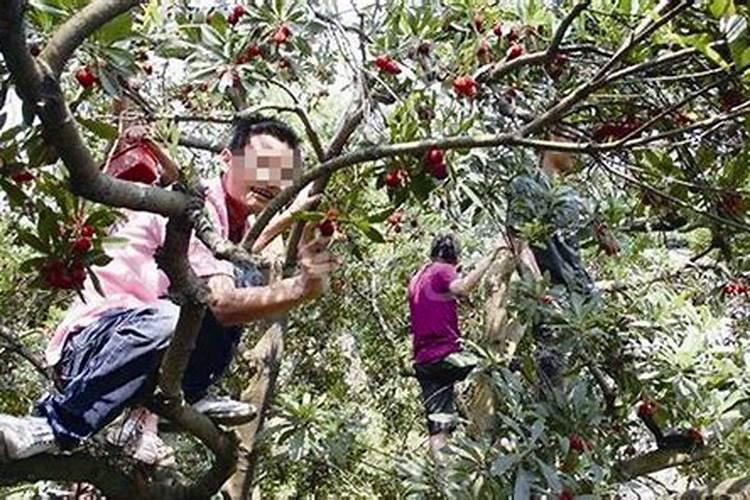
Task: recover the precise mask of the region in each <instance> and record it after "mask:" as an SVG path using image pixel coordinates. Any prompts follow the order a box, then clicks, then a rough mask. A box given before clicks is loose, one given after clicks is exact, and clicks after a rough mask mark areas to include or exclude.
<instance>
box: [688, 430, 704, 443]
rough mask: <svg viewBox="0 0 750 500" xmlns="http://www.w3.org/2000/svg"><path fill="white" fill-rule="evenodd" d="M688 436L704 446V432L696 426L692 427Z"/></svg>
mask: <svg viewBox="0 0 750 500" xmlns="http://www.w3.org/2000/svg"><path fill="white" fill-rule="evenodd" d="M687 437H688V438H690V439H691V440H692V441H693V442H694V443H695V444H696V445H698V446H703V444H704V442H703V433H702V432H701V431H699V430H698V429H695V428H690V429H688V431H687Z"/></svg>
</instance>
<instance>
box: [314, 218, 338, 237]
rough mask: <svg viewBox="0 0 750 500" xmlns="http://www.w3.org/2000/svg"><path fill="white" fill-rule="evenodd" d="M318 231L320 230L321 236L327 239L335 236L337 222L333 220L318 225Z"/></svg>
mask: <svg viewBox="0 0 750 500" xmlns="http://www.w3.org/2000/svg"><path fill="white" fill-rule="evenodd" d="M318 229H319V230H320V234H322V235H323V236H325V237H326V238H328V237H331V236H333V233H335V232H336V222H334V221H332V220H331V219H326V220H324V221H323V222H321V223H320V224H318Z"/></svg>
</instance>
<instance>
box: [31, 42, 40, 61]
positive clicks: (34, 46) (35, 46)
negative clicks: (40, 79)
mask: <svg viewBox="0 0 750 500" xmlns="http://www.w3.org/2000/svg"><path fill="white" fill-rule="evenodd" d="M29 52H30V53H31V55H32V56H34V57H37V56H38V55H39V54H41V53H42V46H41V44H39V43H38V42H32V43H30V44H29Z"/></svg>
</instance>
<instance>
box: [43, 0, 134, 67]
mask: <svg viewBox="0 0 750 500" xmlns="http://www.w3.org/2000/svg"><path fill="white" fill-rule="evenodd" d="M142 2H143V0H94V1H93V2H91V3H90V4H88V5H86V6H85V7H84V8H83V9H81V10H80V11H78V12H77V13H75V14H74V15H73V16H72V17H71V18H70V19H68V20H67V21H65V23H64V24H63V25H62V26H60V27H59V28H58V29H57V31H55V33H54V34H53V35H52V38H51V39H50V41H49V43H47V46H46V47H45V48H44V50H43V51H42V53H41V54H40V55H39V58H40V59H41V60H42V61H44V62H45V63H46V64H47V65H48V66H49V68H50V70H51V71H52V75H53V76H55V77H58V76H60V73H62V70H63V68H64V67H65V64H66V63H67V62H68V59H70V57H71V56H72V55H73V52H74V51H75V50H76V48H78V46H79V45H81V44H82V43H83V41H84V40H86V38H88V37H89V36H91V35H92V34H93V33H94V32H95V31H96V30H98V29H99V28H101V27H102V26H104V25H105V24H107V23H108V22H110V21H111V20H113V19H114V18H116V17H117V16H119V15H122V14H125V13H126V12H128V11H129V10H130V9H132V8H133V7H135V6H136V5H138V4H140V3H142Z"/></svg>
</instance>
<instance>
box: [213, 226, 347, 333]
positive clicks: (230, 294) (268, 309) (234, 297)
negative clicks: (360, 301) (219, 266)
mask: <svg viewBox="0 0 750 500" xmlns="http://www.w3.org/2000/svg"><path fill="white" fill-rule="evenodd" d="M328 241H329V240H328V238H318V239H317V240H313V241H312V242H310V243H308V244H307V245H306V246H305V247H304V248H303V249H302V251H301V254H300V266H301V267H302V273H301V274H300V275H299V276H295V277H293V278H286V279H284V280H281V281H279V282H277V283H274V284H272V285H269V286H261V287H251V288H236V287H235V286H234V280H233V279H232V278H230V277H229V276H226V275H217V276H213V277H212V278H211V279H210V280H209V282H208V287H209V289H210V298H209V303H208V306H209V308H210V309H211V312H213V313H214V315H215V316H216V319H217V320H218V321H219V323H221V324H222V325H224V326H232V325H241V324H246V323H249V322H251V321H256V320H258V319H262V318H266V317H268V316H273V315H276V314H279V313H283V312H286V311H289V310H290V309H293V308H294V307H296V306H298V305H299V304H301V303H303V302H306V301H308V300H311V299H314V298H316V297H318V296H320V295H321V294H322V293H324V292H325V291H326V289H327V286H328V276H329V275H330V273H331V272H332V271H333V270H334V269H335V268H336V266H337V265H338V261H337V259H336V258H335V257H334V256H333V255H332V254H331V253H330V252H329V251H328V250H327V249H326V246H327V244H328Z"/></svg>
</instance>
